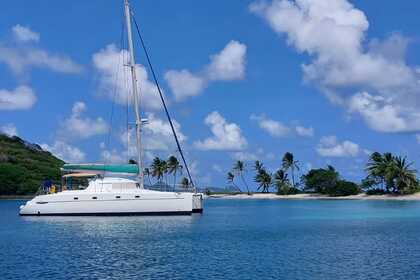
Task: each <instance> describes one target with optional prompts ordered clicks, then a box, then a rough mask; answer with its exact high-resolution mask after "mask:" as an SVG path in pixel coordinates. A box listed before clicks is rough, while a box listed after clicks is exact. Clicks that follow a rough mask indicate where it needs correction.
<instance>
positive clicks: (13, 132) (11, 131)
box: [0, 123, 18, 136]
mask: <svg viewBox="0 0 420 280" xmlns="http://www.w3.org/2000/svg"><path fill="white" fill-rule="evenodd" d="M0 132H1V133H3V134H6V135H7V136H18V132H17V128H16V126H15V125H14V124H13V123H8V124H5V125H3V126H0Z"/></svg>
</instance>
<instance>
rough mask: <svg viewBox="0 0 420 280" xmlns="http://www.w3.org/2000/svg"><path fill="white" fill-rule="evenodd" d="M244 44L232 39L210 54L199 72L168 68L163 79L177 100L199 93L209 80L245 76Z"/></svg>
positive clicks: (233, 78)
mask: <svg viewBox="0 0 420 280" xmlns="http://www.w3.org/2000/svg"><path fill="white" fill-rule="evenodd" d="M246 50H247V47H246V45H244V44H242V43H240V42H238V41H235V40H232V41H230V42H229V43H228V44H227V45H226V46H225V47H224V48H223V50H221V51H220V52H219V53H217V54H214V55H212V56H210V63H209V64H208V65H206V66H205V67H204V70H202V71H201V72H199V73H191V72H190V71H189V70H186V69H183V70H180V71H178V70H169V71H168V72H166V74H165V79H166V81H167V83H168V85H169V88H170V89H171V90H172V93H173V94H174V95H175V99H176V100H177V101H181V100H184V99H185V98H187V97H191V96H196V95H199V94H201V92H202V91H203V90H204V88H205V87H206V86H207V84H208V83H210V82H211V81H233V80H240V79H243V78H244V77H245V68H246Z"/></svg>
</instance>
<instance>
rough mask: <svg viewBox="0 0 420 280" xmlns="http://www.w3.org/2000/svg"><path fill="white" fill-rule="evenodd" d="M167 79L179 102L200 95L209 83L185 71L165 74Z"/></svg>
mask: <svg viewBox="0 0 420 280" xmlns="http://www.w3.org/2000/svg"><path fill="white" fill-rule="evenodd" d="M165 79H166V81H167V82H168V85H169V87H170V88H171V89H172V93H173V94H174V96H175V99H176V100H177V101H181V100H183V99H185V98H187V97H190V96H196V95H199V94H200V93H201V91H202V90H203V89H204V87H205V86H206V83H207V82H206V80H205V79H204V78H202V77H200V76H198V75H194V74H192V73H191V72H190V71H188V70H185V69H184V70H181V71H176V70H169V71H168V72H166V73H165Z"/></svg>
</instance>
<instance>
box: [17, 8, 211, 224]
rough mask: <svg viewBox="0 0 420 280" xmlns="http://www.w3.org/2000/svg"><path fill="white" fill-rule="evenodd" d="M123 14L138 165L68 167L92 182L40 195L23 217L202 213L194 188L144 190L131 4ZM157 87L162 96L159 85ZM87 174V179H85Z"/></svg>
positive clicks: (24, 207)
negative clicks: (83, 186) (117, 175)
mask: <svg viewBox="0 0 420 280" xmlns="http://www.w3.org/2000/svg"><path fill="white" fill-rule="evenodd" d="M124 14H125V19H126V26H127V33H128V34H127V35H128V36H127V37H128V48H129V52H130V63H129V65H128V66H129V67H130V69H131V81H132V94H133V106H134V114H135V117H136V125H135V126H136V138H137V139H136V144H137V156H138V161H137V164H125V165H106V164H65V165H64V166H63V168H62V169H63V171H66V172H81V173H77V174H82V175H79V176H85V175H87V174H86V173H93V178H92V179H90V180H89V183H88V186H87V187H86V188H85V189H79V190H70V189H67V190H63V191H61V192H58V193H53V194H46V195H38V196H36V197H35V198H34V199H32V200H30V201H28V202H27V203H26V204H25V205H22V206H21V207H20V212H19V213H20V215H23V216H27V215H29V216H31V215H32V216H34V215H35V216H37V215H38V216H42V215H50V216H51V215H56V216H57V215H62V216H70V215H78V216H79V215H93V216H94V215H188V214H191V213H194V212H199V213H201V212H202V210H203V196H202V194H200V193H197V192H196V191H195V190H196V189H195V187H194V192H175V191H174V192H166V191H155V190H149V189H146V188H145V187H144V174H143V155H142V139H141V126H142V125H143V124H144V120H142V119H141V118H140V110H139V94H138V90H137V80H136V72H135V65H136V63H135V60H134V48H133V39H132V31H131V21H132V18H131V17H132V14H131V11H130V5H129V2H128V0H124ZM149 63H150V61H149ZM150 66H151V65H150ZM157 87H158V90H159V92H160V89H159V86H158V84H157ZM161 99H162V103H163V106H164V108H165V111H166V113H167V116H168V120H169V122H170V124H171V127H172V130H173V133H174V136H175V140H176V143H177V145H178V149H179V152H180V153H181V156H182V159H183V161H184V164H185V167H186V169H187V172H188V175H189V177H190V182H191V183H192V180H191V176H190V174H189V170H188V167H187V165H186V162H185V159H184V156H183V154H182V150H181V148H180V145H179V142H178V139H177V136H176V132H175V129H173V125H172V121H171V119H170V117H169V113H168V112H167V108H166V105H165V103H164V99H163V97H162V96H161ZM84 173H85V175H83V174H84ZM108 173H114V174H115V173H122V174H131V175H133V174H134V175H137V176H136V177H137V178H136V179H135V180H132V179H127V178H120V177H107V176H104V174H105V175H106V174H108ZM90 175H92V174H90ZM86 177H87V176H86Z"/></svg>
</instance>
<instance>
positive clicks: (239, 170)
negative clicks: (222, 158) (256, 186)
mask: <svg viewBox="0 0 420 280" xmlns="http://www.w3.org/2000/svg"><path fill="white" fill-rule="evenodd" d="M233 171H234V172H235V173H236V174H238V175H239V176H240V177H241V180H242V182H243V183H244V185H245V187H246V190H247V193H248V195H251V193H250V192H249V187H248V184H247V183H246V181H245V178H244V172H245V164H244V162H243V161H240V160H238V161H236V163H235V164H234V166H233Z"/></svg>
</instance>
